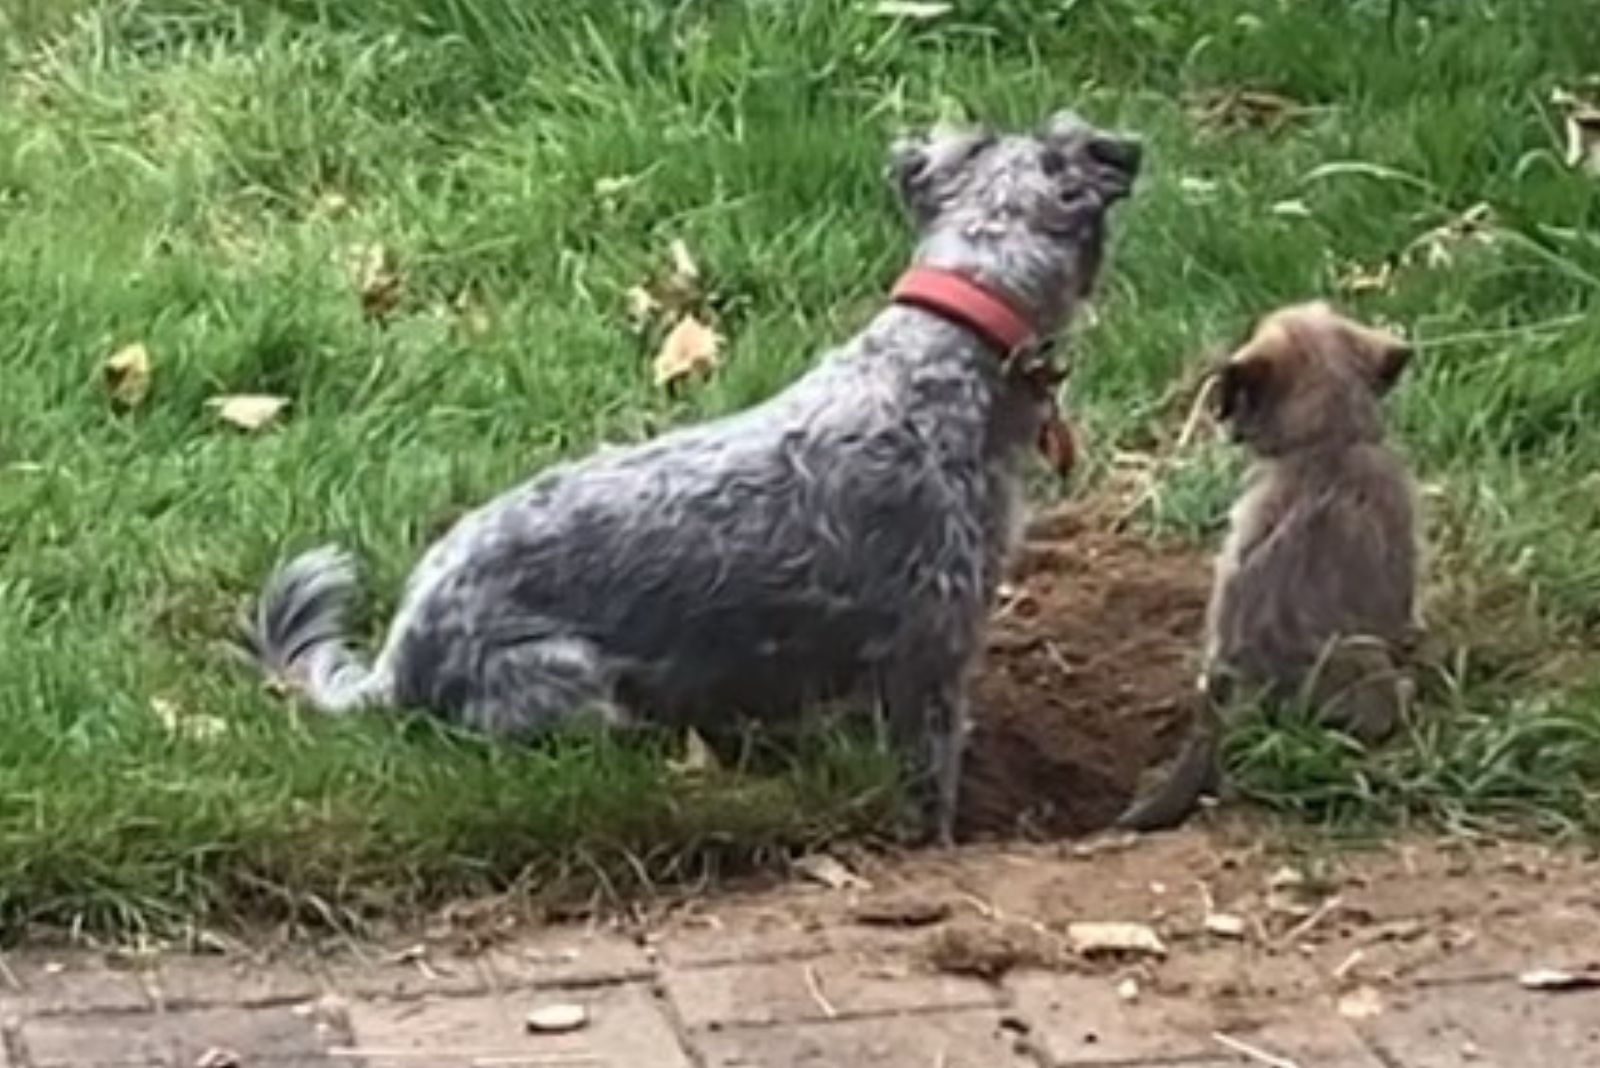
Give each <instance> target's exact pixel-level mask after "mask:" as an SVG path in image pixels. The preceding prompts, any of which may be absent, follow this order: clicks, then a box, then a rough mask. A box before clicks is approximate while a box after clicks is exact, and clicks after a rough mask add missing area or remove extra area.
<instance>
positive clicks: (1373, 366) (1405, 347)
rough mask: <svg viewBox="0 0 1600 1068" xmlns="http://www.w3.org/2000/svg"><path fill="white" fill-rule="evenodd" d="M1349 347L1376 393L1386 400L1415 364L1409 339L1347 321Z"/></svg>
mask: <svg viewBox="0 0 1600 1068" xmlns="http://www.w3.org/2000/svg"><path fill="white" fill-rule="evenodd" d="M1343 325H1344V327H1345V332H1346V335H1347V338H1348V340H1349V343H1350V344H1351V345H1352V346H1354V348H1355V354H1356V357H1357V360H1358V362H1359V363H1360V365H1361V372H1362V375H1363V376H1364V377H1365V378H1366V380H1367V382H1368V383H1369V384H1370V385H1371V386H1372V392H1374V393H1376V394H1377V395H1378V396H1380V397H1382V396H1384V395H1385V394H1387V393H1388V392H1389V391H1390V390H1391V389H1393V388H1394V386H1395V383H1397V382H1399V381H1400V376H1401V375H1403V374H1405V370H1406V367H1407V366H1409V365H1410V363H1411V357H1412V354H1413V349H1412V346H1411V343H1410V342H1409V341H1407V340H1406V339H1405V338H1403V337H1401V336H1399V335H1398V334H1394V333H1391V332H1389V331H1388V330H1381V329H1379V328H1377V327H1374V326H1367V325H1365V324H1364V323H1357V322H1352V321H1350V320H1348V319H1346V320H1344V322H1343Z"/></svg>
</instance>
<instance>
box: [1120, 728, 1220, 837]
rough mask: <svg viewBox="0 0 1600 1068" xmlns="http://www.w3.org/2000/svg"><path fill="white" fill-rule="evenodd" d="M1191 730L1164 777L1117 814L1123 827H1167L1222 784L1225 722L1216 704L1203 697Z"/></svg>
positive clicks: (1134, 828)
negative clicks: (1163, 779) (1223, 722)
mask: <svg viewBox="0 0 1600 1068" xmlns="http://www.w3.org/2000/svg"><path fill="white" fill-rule="evenodd" d="M1200 702H1201V703H1200V707H1199V708H1198V709H1196V714H1195V718H1194V721H1193V723H1192V724H1191V726H1190V729H1189V734H1188V736H1187V737H1186V738H1185V739H1184V743H1183V748H1182V749H1181V750H1179V752H1178V757H1177V759H1176V760H1175V761H1173V764H1172V770H1171V771H1170V772H1169V773H1168V774H1167V777H1166V779H1165V781H1163V782H1162V783H1161V784H1160V785H1159V786H1157V787H1156V788H1155V790H1154V791H1152V792H1151V793H1150V794H1148V795H1146V796H1144V797H1140V798H1138V799H1136V800H1135V801H1134V802H1133V803H1132V804H1131V805H1129V806H1128V808H1127V809H1126V810H1125V811H1124V812H1123V813H1122V815H1121V816H1118V817H1117V820H1116V822H1115V824H1114V826H1115V827H1116V828H1117V829H1118V830H1124V831H1142V832H1148V831H1164V830H1168V829H1170V828H1173V827H1176V826H1178V824H1180V823H1182V822H1183V821H1184V820H1185V819H1187V818H1188V817H1189V815H1190V813H1192V812H1193V811H1194V810H1195V809H1196V808H1197V807H1199V804H1200V798H1201V796H1202V795H1204V794H1211V793H1215V792H1216V791H1217V789H1218V788H1219V787H1220V786H1221V785H1222V753H1221V748H1222V722H1221V718H1220V717H1219V716H1218V714H1217V711H1216V708H1215V706H1214V705H1213V704H1212V703H1211V701H1210V700H1209V699H1207V698H1204V697H1202V698H1200Z"/></svg>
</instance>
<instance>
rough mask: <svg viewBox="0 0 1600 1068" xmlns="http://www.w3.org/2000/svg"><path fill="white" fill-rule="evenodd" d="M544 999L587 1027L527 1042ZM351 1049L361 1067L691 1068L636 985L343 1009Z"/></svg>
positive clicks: (365, 1004)
mask: <svg viewBox="0 0 1600 1068" xmlns="http://www.w3.org/2000/svg"><path fill="white" fill-rule="evenodd" d="M551 1000H560V1001H563V1002H574V1003H577V1004H581V1005H583V1006H585V1007H586V1008H587V1009H588V1010H589V1024H588V1026H587V1027H585V1028H584V1029H583V1030H581V1031H578V1032H575V1033H572V1034H567V1035H549V1036H541V1035H530V1034H528V1033H527V1031H526V1029H525V1027H524V1020H525V1018H526V1015H527V1012H528V1011H529V1010H530V1009H532V1008H535V1007H537V1006H538V1005H540V1004H544V1003H547V1002H549V1001H551ZM350 1017H351V1022H352V1025H353V1029H354V1032H355V1045H354V1047H353V1048H352V1049H350V1050H347V1051H346V1053H349V1054H351V1055H354V1056H358V1057H360V1058H361V1063H363V1064H364V1065H366V1066H367V1068H418V1066H419V1065H426V1066H427V1068H480V1066H481V1065H484V1064H493V1065H495V1066H497V1068H518V1066H519V1065H520V1064H529V1065H532V1064H541V1063H542V1064H551V1063H556V1062H557V1061H558V1060H559V1059H560V1058H563V1057H565V1058H570V1059H572V1060H573V1062H574V1063H578V1060H577V1059H578V1058H580V1057H581V1058H587V1060H584V1061H582V1062H581V1063H583V1064H584V1065H585V1066H586V1068H587V1066H592V1068H690V1062H689V1060H688V1057H687V1056H686V1055H685V1054H684V1052H683V1051H682V1049H681V1048H680V1047H679V1045H678V1042H677V1038H676V1036H675V1035H674V1033H673V1030H672V1027H671V1026H670V1025H669V1024H668V1022H667V1018H666V1016H665V1014H664V1012H663V1010H662V1007H661V1005H659V1004H658V1003H657V1001H656V999H655V998H654V997H652V996H651V994H650V993H649V991H648V990H646V989H645V988H644V987H642V986H637V985H630V986H619V987H597V988H593V989H586V990H577V991H567V992H563V993H562V994H561V996H560V998H559V999H553V998H550V997H547V996H537V995H535V996H527V995H515V994H507V995H500V996H487V997H474V998H449V997H425V998H422V999H420V1000H409V1001H398V1002H355V1003H352V1005H351V1006H350Z"/></svg>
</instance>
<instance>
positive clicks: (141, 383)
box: [104, 341, 150, 408]
mask: <svg viewBox="0 0 1600 1068" xmlns="http://www.w3.org/2000/svg"><path fill="white" fill-rule="evenodd" d="M104 371H105V379H106V389H107V390H108V391H109V392H110V394H111V402H112V403H113V404H115V405H116V406H117V407H119V408H137V407H138V406H139V405H141V404H143V403H144V399H145V398H146V397H147V396H149V395H150V351H149V350H148V349H146V348H145V347H144V345H143V344H141V343H140V342H137V341H136V342H134V343H133V344H132V345H126V346H124V347H122V348H120V349H118V350H117V351H116V352H114V353H112V355H111V357H110V358H109V359H107V360H106V362H105V367H104Z"/></svg>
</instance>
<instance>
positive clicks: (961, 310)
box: [893, 267, 1078, 478]
mask: <svg viewBox="0 0 1600 1068" xmlns="http://www.w3.org/2000/svg"><path fill="white" fill-rule="evenodd" d="M893 299H894V302H895V303H896V304H909V305H912V306H913V307H917V308H922V309H924V310H926V311H930V312H933V313H934V314H935V315H939V316H943V317H944V318H946V319H948V320H950V321H951V322H954V323H960V324H961V325H962V326H964V327H966V328H967V329H968V330H971V331H972V332H973V333H975V334H977V335H978V336H979V337H981V338H982V339H983V340H984V341H986V342H987V343H988V344H989V345H991V346H993V347H994V348H995V349H996V350H997V351H998V352H999V354H1000V357H1001V359H1003V360H1007V361H1010V360H1011V359H1012V357H1023V358H1025V359H1027V360H1028V361H1029V362H1030V363H1032V362H1033V360H1032V357H1034V356H1036V355H1037V353H1036V352H1034V351H1033V350H1035V349H1036V348H1037V347H1038V345H1039V343H1040V342H1041V341H1042V340H1043V339H1041V338H1040V337H1039V335H1038V332H1037V331H1035V330H1034V328H1033V325H1032V324H1031V323H1029V322H1028V318H1027V316H1025V315H1023V314H1022V313H1021V312H1019V311H1018V310H1017V309H1016V306H1015V305H1013V304H1012V303H1011V302H1010V301H1009V300H1007V299H1005V298H1004V297H1002V296H1000V295H999V294H998V293H995V292H993V291H992V290H989V289H985V288H984V287H983V286H981V285H979V284H978V283H977V282H974V281H973V280H972V279H970V278H967V277H965V276H963V275H959V274H957V273H955V272H954V271H947V270H943V269H941V268H938V267H913V268H911V269H910V270H909V271H907V272H906V273H905V274H903V275H901V276H900V281H898V282H896V283H895V286H894V291H893ZM1022 373H1023V374H1024V375H1025V376H1027V377H1028V378H1030V379H1031V380H1032V381H1033V383H1034V387H1035V388H1036V389H1038V390H1039V392H1040V397H1041V400H1042V401H1043V402H1044V404H1045V419H1044V424H1043V425H1042V426H1041V427H1040V428H1039V441H1038V445H1039V451H1040V452H1042V453H1043V454H1044V457H1045V459H1046V460H1047V461H1048V462H1049V464H1050V466H1051V467H1052V468H1054V469H1055V472H1056V474H1058V475H1060V476H1061V477H1062V478H1066V477H1067V476H1068V475H1069V474H1071V473H1072V468H1073V465H1074V464H1075V463H1076V461H1077V458H1078V449H1077V442H1076V440H1075V439H1074V436H1073V433H1072V429H1071V428H1070V427H1069V426H1068V425H1067V423H1066V420H1064V419H1063V418H1062V417H1061V411H1060V408H1059V407H1058V406H1057V404H1056V396H1055V387H1056V382H1057V378H1056V377H1055V376H1054V373H1053V372H1052V371H1051V370H1050V367H1049V365H1048V363H1036V364H1035V365H1034V366H1033V367H1032V368H1030V369H1025V370H1024V371H1023V372H1022Z"/></svg>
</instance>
